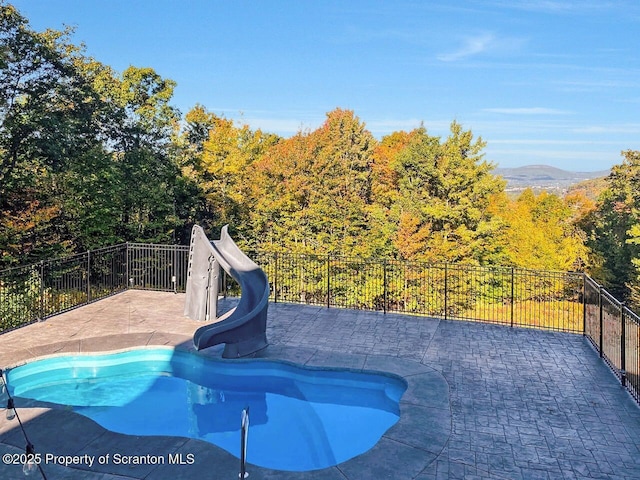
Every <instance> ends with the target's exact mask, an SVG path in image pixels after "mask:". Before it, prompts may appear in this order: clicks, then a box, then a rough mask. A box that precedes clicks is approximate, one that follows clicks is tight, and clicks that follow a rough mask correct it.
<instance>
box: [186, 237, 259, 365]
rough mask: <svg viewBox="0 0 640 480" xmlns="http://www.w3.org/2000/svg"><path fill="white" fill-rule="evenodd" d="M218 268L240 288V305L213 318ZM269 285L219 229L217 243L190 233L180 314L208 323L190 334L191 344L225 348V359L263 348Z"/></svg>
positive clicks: (201, 347) (215, 311) (250, 261)
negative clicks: (185, 281)
mask: <svg viewBox="0 0 640 480" xmlns="http://www.w3.org/2000/svg"><path fill="white" fill-rule="evenodd" d="M220 268H222V269H223V270H224V271H225V272H227V273H228V274H229V275H231V277H233V279H234V280H236V282H238V284H239V285H240V290H241V296H240V301H239V302H238V305H237V306H236V307H235V308H234V309H232V310H230V311H229V312H227V313H226V314H224V315H222V316H221V317H219V318H216V317H217V315H216V314H217V308H216V305H217V299H218V277H219V272H220ZM268 306H269V281H268V279H267V276H266V274H265V273H264V272H263V271H262V269H261V268H260V267H259V266H258V265H256V264H255V263H254V262H253V261H252V260H251V259H250V258H249V257H247V256H246V255H245V254H244V253H243V252H242V251H241V250H240V249H239V248H238V246H237V245H236V244H235V242H234V241H233V239H232V238H231V237H230V236H229V233H228V231H227V225H225V226H224V227H222V230H221V232H220V240H214V241H212V242H210V241H209V239H208V238H207V236H206V235H205V233H204V230H203V229H202V227H200V226H198V225H194V227H193V229H192V230H191V244H190V249H189V270H188V275H187V295H186V301H185V309H184V314H185V315H187V316H188V317H190V318H192V319H194V320H206V321H212V323H208V324H206V325H204V326H202V327H200V328H198V329H197V330H196V331H195V333H194V334H193V344H194V346H195V347H196V349H197V350H203V349H205V348H208V347H212V346H214V345H219V344H222V343H224V344H225V348H224V351H223V352H222V356H223V358H238V357H244V356H247V355H250V354H252V353H255V352H257V351H258V350H262V349H263V348H265V347H266V346H267V345H268V343H267V333H266V331H267V308H268Z"/></svg>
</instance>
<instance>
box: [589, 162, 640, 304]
mask: <svg viewBox="0 0 640 480" xmlns="http://www.w3.org/2000/svg"><path fill="white" fill-rule="evenodd" d="M622 155H623V157H624V159H623V161H622V163H621V164H619V165H615V166H614V167H613V168H612V170H611V174H610V175H609V176H608V177H607V187H606V189H605V190H604V191H603V192H602V194H601V195H600V197H599V199H598V206H597V208H596V210H595V211H594V212H593V213H592V214H591V215H588V216H587V217H586V218H585V219H584V221H583V222H582V224H583V228H584V229H585V231H586V232H587V234H588V237H587V239H588V240H587V245H588V246H589V247H590V248H591V250H592V252H593V254H594V255H595V257H596V260H595V261H594V262H593V263H595V265H597V266H599V268H597V269H593V270H592V274H593V275H594V276H595V277H596V278H597V279H599V280H600V281H602V282H603V283H604V284H605V286H606V287H607V288H608V289H609V290H610V291H611V293H613V294H614V295H615V296H617V297H618V298H621V299H624V300H630V299H631V300H634V301H636V302H638V300H639V299H638V288H639V287H640V278H639V276H638V275H639V273H640V271H639V270H638V268H639V267H640V235H639V234H640V230H639V229H640V227H639V225H640V152H638V151H634V150H627V151H624V152H622ZM639 303H640V302H639Z"/></svg>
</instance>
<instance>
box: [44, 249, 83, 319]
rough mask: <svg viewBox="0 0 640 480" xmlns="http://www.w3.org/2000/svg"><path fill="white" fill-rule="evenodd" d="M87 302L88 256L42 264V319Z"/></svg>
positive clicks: (74, 256) (81, 255) (77, 256)
mask: <svg viewBox="0 0 640 480" xmlns="http://www.w3.org/2000/svg"><path fill="white" fill-rule="evenodd" d="M88 302H89V254H88V253H87V252H85V253H81V254H79V255H73V256H71V257H65V258H61V259H56V260H49V261H47V262H44V264H43V268H42V303H43V309H42V318H47V317H49V316H51V315H54V314H56V313H61V312H65V311H67V310H70V309H72V308H75V307H78V306H80V305H85V304H87V303H88Z"/></svg>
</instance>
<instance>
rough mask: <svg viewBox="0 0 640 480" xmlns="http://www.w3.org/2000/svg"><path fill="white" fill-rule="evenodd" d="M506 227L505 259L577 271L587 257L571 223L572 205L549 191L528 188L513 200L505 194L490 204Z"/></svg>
mask: <svg viewBox="0 0 640 480" xmlns="http://www.w3.org/2000/svg"><path fill="white" fill-rule="evenodd" d="M494 211H495V214H496V215H497V216H498V217H499V218H500V219H501V220H502V221H503V222H504V224H505V226H506V230H505V232H504V233H505V235H504V236H503V241H504V242H505V248H504V253H505V257H506V258H505V260H506V263H507V264H509V265H512V266H516V267H521V268H529V269H539V270H559V271H567V270H581V269H582V268H583V267H584V265H585V262H586V260H587V249H586V247H585V245H584V241H585V239H584V235H583V234H582V232H581V231H580V230H579V229H578V228H577V226H576V225H575V223H574V220H575V218H574V210H573V204H572V203H570V201H566V200H564V199H563V198H561V197H559V196H558V195H555V194H553V193H548V192H541V193H539V194H538V195H536V194H535V193H534V192H533V191H532V190H531V189H527V190H525V191H524V192H522V193H521V194H520V195H519V196H518V198H517V199H515V200H511V199H509V198H508V197H507V196H506V195H503V196H502V198H501V199H500V200H498V201H496V202H495V203H494Z"/></svg>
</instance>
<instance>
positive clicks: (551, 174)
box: [493, 165, 610, 191]
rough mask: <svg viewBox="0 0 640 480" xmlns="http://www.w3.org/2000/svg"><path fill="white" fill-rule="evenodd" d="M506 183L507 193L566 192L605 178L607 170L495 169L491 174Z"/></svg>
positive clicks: (537, 167)
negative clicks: (498, 176)
mask: <svg viewBox="0 0 640 480" xmlns="http://www.w3.org/2000/svg"><path fill="white" fill-rule="evenodd" d="M493 173H494V174H496V175H500V176H501V177H503V178H504V179H505V180H506V181H507V191H518V190H524V189H525V188H529V187H530V188H533V189H536V190H550V191H566V190H567V189H568V188H569V187H570V186H571V185H575V184H576V183H579V182H582V181H584V180H591V179H594V178H601V177H606V176H607V175H609V173H610V171H609V170H600V171H598V172H572V171H568V170H562V169H560V168H556V167H552V166H549V165H526V166H524V167H517V168H496V169H495V170H494V172H493Z"/></svg>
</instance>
